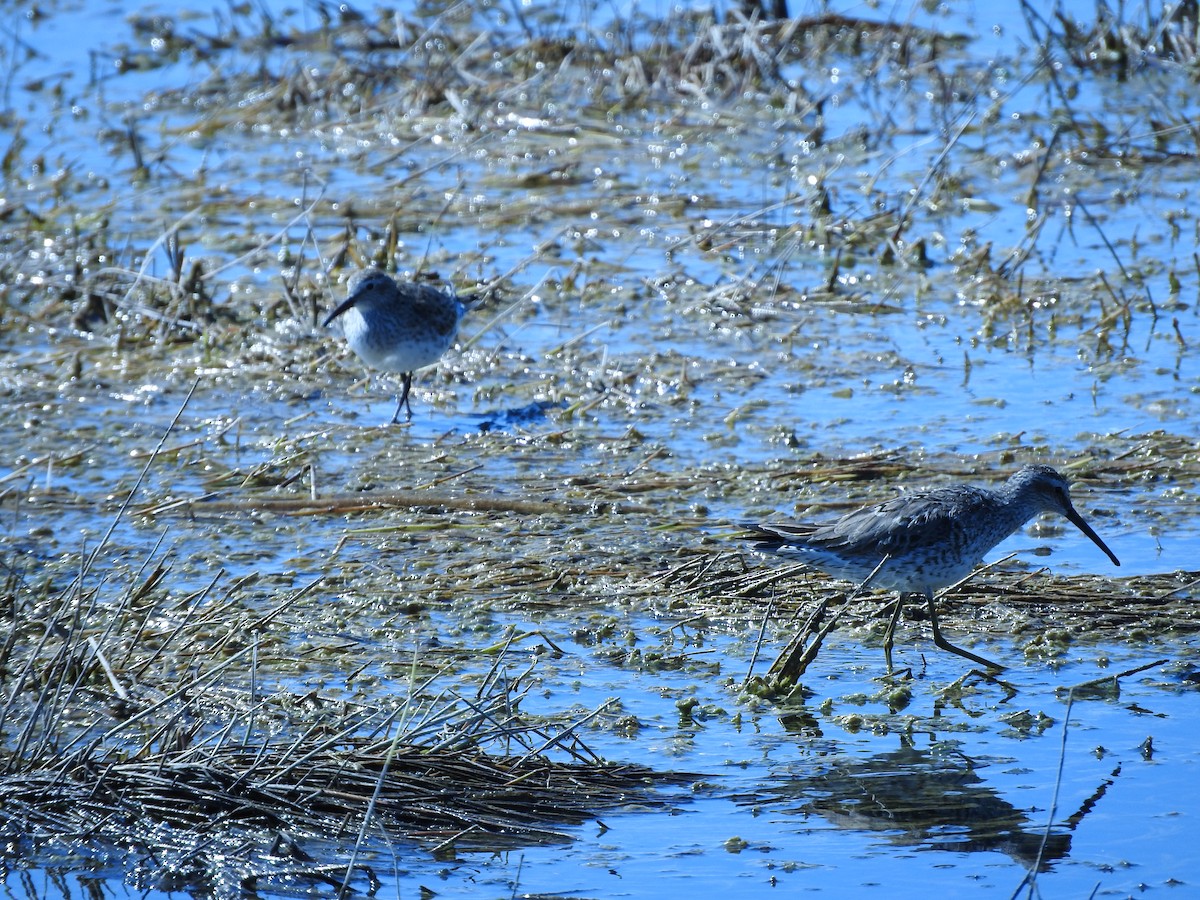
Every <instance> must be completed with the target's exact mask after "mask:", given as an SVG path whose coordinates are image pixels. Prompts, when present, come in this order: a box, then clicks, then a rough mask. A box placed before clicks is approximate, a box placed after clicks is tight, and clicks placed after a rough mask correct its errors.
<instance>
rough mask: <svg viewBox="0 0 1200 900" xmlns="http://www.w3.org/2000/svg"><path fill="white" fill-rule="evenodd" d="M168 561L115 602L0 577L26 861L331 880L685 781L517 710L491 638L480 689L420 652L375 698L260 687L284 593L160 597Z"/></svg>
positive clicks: (533, 839)
mask: <svg viewBox="0 0 1200 900" xmlns="http://www.w3.org/2000/svg"><path fill="white" fill-rule="evenodd" d="M89 565H91V562H90V561H89V562H87V563H85V565H84V566H83V572H84V573H85V574H86V573H87V570H88V566H89ZM10 571H11V570H10ZM167 571H168V570H167V569H166V568H165V567H164V566H162V565H159V564H153V563H151V562H150V561H147V563H146V565H145V566H143V575H144V581H142V582H141V583H140V584H138V585H136V586H134V587H131V588H130V589H128V590H127V591H124V592H123V597H122V599H121V600H119V601H118V602H115V603H106V602H105V598H104V597H102V596H101V593H104V594H107V593H108V592H107V591H103V592H101V591H79V590H78V589H77V585H76V584H71V585H69V586H67V587H66V589H63V590H58V591H55V592H54V593H53V595H52V596H48V595H47V591H46V590H45V586H44V585H43V586H42V587H41V588H39V589H38V590H36V591H35V590H34V589H33V588H32V587H31V586H29V585H27V584H26V582H25V580H24V579H23V578H21V577H19V576H18V575H16V574H11V575H10V577H9V578H8V580H7V583H6V592H7V594H6V597H5V598H4V601H3V604H2V608H3V609H4V610H5V612H6V614H7V616H8V618H9V619H10V623H9V624H10V629H11V630H10V634H11V635H15V636H18V637H17V638H16V639H15V640H10V641H8V642H6V643H5V645H4V648H3V659H2V660H0V664H2V669H3V673H4V675H5V681H4V688H5V690H4V693H3V696H2V697H0V703H2V707H0V733H2V734H3V735H4V740H3V744H2V745H0V834H3V835H5V836H6V838H7V840H6V846H8V847H9V848H11V849H12V850H13V852H15V853H16V854H17V855H18V856H22V857H25V858H32V859H34V860H35V861H36V860H37V859H38V858H39V853H41V851H42V849H43V848H49V847H51V846H52V845H55V844H57V845H60V846H61V843H62V842H67V843H69V844H71V845H72V846H75V847H80V848H82V847H93V848H103V852H104V853H105V854H106V855H108V856H110V857H111V856H112V855H114V854H116V855H118V856H122V857H123V859H124V860H125V864H126V867H127V868H130V869H131V870H132V868H133V867H134V864H135V863H137V865H138V866H139V867H140V868H139V871H140V873H141V874H140V876H139V877H140V878H141V880H143V881H144V882H145V884H146V886H154V887H160V888H168V889H180V888H183V887H188V888H197V889H205V890H212V889H214V886H217V885H221V884H230V883H232V884H235V885H240V886H242V887H243V888H250V887H253V886H254V885H255V884H257V883H260V882H261V881H263V880H271V881H272V882H278V881H280V880H283V881H287V882H293V883H294V882H306V883H313V882H334V883H336V882H342V883H345V882H348V881H349V880H350V879H351V878H352V877H354V878H358V877H368V879H369V878H370V876H369V875H364V873H366V872H367V868H364V867H370V866H376V865H379V863H378V860H379V859H381V858H385V857H388V856H389V855H390V854H392V853H394V852H395V851H394V843H395V842H397V841H410V842H411V841H415V842H419V843H420V844H422V845H424V846H425V847H427V848H433V849H436V850H438V851H439V852H452V851H453V850H455V849H459V850H462V849H489V850H490V849H502V848H511V847H516V846H523V845H529V844H540V843H547V842H560V841H567V840H570V839H571V836H570V834H569V833H567V832H566V831H565V830H564V828H565V827H568V826H574V825H578V824H580V823H582V822H584V821H585V820H587V819H589V818H591V817H594V816H596V815H597V814H599V813H601V812H603V811H605V810H612V809H614V808H617V807H620V806H622V805H624V804H627V803H629V802H630V801H631V800H633V799H635V798H637V799H638V800H639V802H641V803H645V802H649V803H650V804H651V805H656V804H659V803H661V802H662V801H661V800H657V799H655V798H654V797H653V796H651V792H652V789H653V788H654V787H655V785H659V784H665V783H673V782H677V781H678V780H679V778H678V777H677V776H660V775H658V774H656V773H654V772H653V771H651V770H650V769H648V768H645V767H642V766H634V765H612V764H608V763H605V762H603V761H602V760H600V759H599V758H598V757H597V756H596V755H595V754H594V753H593V752H592V751H590V750H589V749H588V748H587V747H586V746H585V745H584V744H583V743H582V741H581V740H580V739H579V735H578V732H579V731H580V730H581V728H582V727H583V726H584V725H585V724H586V723H587V722H588V721H589V720H590V719H591V718H592V717H593V716H594V715H596V714H598V713H599V712H600V710H597V711H596V712H593V713H587V714H584V715H583V716H581V717H579V718H578V719H576V720H575V721H556V720H544V719H536V720H535V719H533V718H530V717H527V716H525V715H523V714H521V713H520V712H519V709H518V707H519V705H520V703H521V700H522V699H523V697H524V694H525V691H526V690H527V688H524V687H520V686H519V685H520V684H522V683H523V681H522V679H516V680H515V681H510V680H508V679H506V678H503V677H500V675H498V674H497V672H498V670H499V667H500V666H501V660H503V659H504V658H505V655H504V653H503V652H501V653H500V654H499V655H498V656H497V657H496V663H495V667H494V668H493V670H492V673H491V674H490V675H489V677H487V678H486V679H485V680H484V682H483V685H482V686H481V687H480V688H479V690H478V692H477V693H476V695H475V696H472V697H461V696H458V695H456V694H454V693H453V692H451V691H449V690H446V689H443V690H440V691H438V690H435V688H434V687H433V682H434V681H435V680H440V679H444V678H445V676H446V675H447V674H448V673H444V672H441V671H440V670H438V669H437V668H436V667H434V671H435V673H436V674H433V675H429V674H428V672H429V667H428V666H425V665H423V664H421V663H420V662H419V661H417V660H414V664H413V672H414V678H416V677H417V675H416V673H418V672H421V673H422V674H421V675H420V676H419V677H420V678H422V679H424V681H423V682H422V683H420V684H414V685H412V688H411V692H410V694H409V696H408V697H404V696H399V697H394V699H392V700H390V701H389V700H388V699H387V698H384V699H381V701H380V703H379V704H378V705H375V706H371V707H367V706H363V705H361V704H357V703H349V702H334V701H333V700H332V699H331V698H327V697H321V696H319V695H318V694H317V693H316V692H312V693H310V694H308V695H305V696H298V695H295V694H292V693H290V692H288V691H286V690H276V691H275V692H274V693H271V694H269V695H264V694H263V692H262V691H261V689H260V688H259V684H260V683H261V682H262V681H263V680H264V679H265V676H266V672H268V671H270V672H273V673H274V672H277V671H278V670H281V669H282V668H283V667H285V666H286V654H287V651H285V650H283V649H282V648H281V647H279V646H278V645H277V644H276V643H275V642H272V641H270V640H269V639H268V634H267V632H268V631H269V630H270V628H272V627H278V626H279V625H280V624H281V622H282V619H281V617H282V616H283V613H284V611H285V610H286V608H287V607H288V606H289V605H290V603H289V602H285V603H283V604H280V605H279V606H277V607H276V608H275V609H274V610H272V611H271V612H270V613H268V614H266V615H265V616H262V617H260V618H258V624H257V625H255V624H254V622H253V621H252V620H251V619H247V618H245V617H244V616H242V617H233V616H231V615H230V610H231V607H229V606H228V605H224V604H223V601H222V600H221V599H220V598H218V597H211V596H208V595H209V594H211V593H215V592H210V591H205V592H203V593H201V594H194V595H191V596H190V600H191V602H190V603H188V604H186V605H184V604H172V603H169V602H167V601H166V599H165V597H164V594H163V591H164V587H163V582H164V578H165V575H166V573H167ZM113 580H114V582H115V580H116V579H113ZM302 593H303V592H302ZM35 594H36V596H35ZM298 596H299V595H294V596H293V598H290V599H291V601H293V602H294V600H295V599H298ZM35 600H37V601H38V602H36V603H35V602H34V601H35ZM225 602H227V601H225ZM206 605H209V606H211V607H212V608H213V609H216V610H221V608H222V607H223V605H224V611H223V614H220V613H219V614H218V615H217V617H216V621H214V618H213V616H212V615H210V612H211V610H210V611H204V609H203V607H205V606H206ZM220 621H224V622H226V623H227V628H228V633H227V634H226V635H225V637H224V638H222V637H218V636H216V635H215V633H214V632H218V631H220V630H221V627H220V626H219V624H218V623H219V622H220ZM272 623H273V625H272ZM235 631H236V632H239V634H234V633H233V632H235ZM260 635H261V636H260ZM214 638H215V639H214ZM176 645H177V646H176ZM273 657H280V658H273ZM268 666H269V669H268V668H266V667H268ZM260 667H262V668H263V670H262V671H260ZM602 709H603V707H602ZM138 860H140V861H141V862H140V863H138V862H137V861H138ZM150 860H153V861H154V864H153V865H151V864H150V862H148V861H150Z"/></svg>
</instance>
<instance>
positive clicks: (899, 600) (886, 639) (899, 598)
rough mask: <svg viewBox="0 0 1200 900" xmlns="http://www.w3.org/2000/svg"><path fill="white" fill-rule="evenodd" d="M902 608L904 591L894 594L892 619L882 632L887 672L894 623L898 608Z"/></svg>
mask: <svg viewBox="0 0 1200 900" xmlns="http://www.w3.org/2000/svg"><path fill="white" fill-rule="evenodd" d="M903 608H904V593H903V592H901V593H899V594H897V595H896V606H895V608H894V609H892V620H891V621H890V622H888V627H887V631H885V632H884V633H883V658H884V659H886V660H887V671H888V674H889V675H891V674H892V643H893V640H894V638H895V636H896V623H897V622H898V621H899V620H900V610H901V609H903Z"/></svg>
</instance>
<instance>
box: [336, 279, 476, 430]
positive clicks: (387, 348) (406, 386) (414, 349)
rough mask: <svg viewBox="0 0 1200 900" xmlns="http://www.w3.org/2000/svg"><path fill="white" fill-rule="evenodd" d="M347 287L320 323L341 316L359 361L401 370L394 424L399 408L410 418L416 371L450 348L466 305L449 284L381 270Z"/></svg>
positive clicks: (343, 328)
mask: <svg viewBox="0 0 1200 900" xmlns="http://www.w3.org/2000/svg"><path fill="white" fill-rule="evenodd" d="M346 291H347V296H346V299H345V300H343V301H342V302H341V303H340V304H339V305H338V307H337V309H335V310H334V311H333V312H331V313H330V314H329V315H328V316H326V317H325V321H324V322H323V323H322V324H323V325H325V326H328V325H329V323H330V322H332V321H333V320H334V319H336V318H337V317H338V316H341V317H342V331H343V333H344V334H345V336H346V343H347V344H349V345H350V349H351V350H353V351H354V352H355V353H356V354H358V358H359V359H361V360H362V361H363V362H365V363H366V364H367V365H368V366H370V367H372V368H375V369H383V370H384V371H387V372H399V373H400V377H401V384H402V388H401V391H400V398H399V400H398V402H397V403H396V414H395V415H394V416H392V424H395V423H397V422H399V421H400V410H401V408H403V409H404V410H406V411H407V413H408V416H407V418H408V419H411V418H412V406H411V405H410V404H409V401H408V394H409V391H410V390H412V378H413V372H415V371H416V370H417V369H421V368H424V367H425V366H432V365H433V364H434V363H436V362H437V361H438V360H439V359H441V357H442V354H443V353H445V352H446V351H447V350H448V349H450V345H451V344H453V343H454V336H455V335H456V334H457V333H458V321H459V319H461V318H462V314H463V312H464V310H465V309H466V307H465V305H464V304H463V302H462V301H461V300H459V299H458V297H457V296H456V295H455V294H454V292H453V291H452V290H450V289H449V288H447V289H446V290H445V291H440V290H438V289H437V288H435V287H432V286H430V285H427V284H414V283H412V282H403V283H400V284H397V283H396V282H395V281H393V280H392V279H391V278H390V277H389V276H388V275H387V274H386V273H384V272H381V271H380V270H379V269H363V270H362V271H360V272H356V273H354V275H353V276H351V278H350V281H349V283H348V284H347V286H346Z"/></svg>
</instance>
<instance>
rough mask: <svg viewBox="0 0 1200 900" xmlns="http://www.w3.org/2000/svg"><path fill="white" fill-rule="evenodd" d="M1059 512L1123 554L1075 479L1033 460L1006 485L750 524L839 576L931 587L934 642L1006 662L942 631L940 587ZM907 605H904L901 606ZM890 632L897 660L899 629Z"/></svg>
mask: <svg viewBox="0 0 1200 900" xmlns="http://www.w3.org/2000/svg"><path fill="white" fill-rule="evenodd" d="M1043 512H1057V513H1059V514H1060V515H1063V516H1066V518H1067V519H1069V520H1070V521H1071V522H1072V523H1073V524H1074V525H1075V526H1076V527H1077V528H1079V530H1080V531H1082V532H1083V533H1084V534H1086V535H1087V536H1088V537H1089V538H1091V539H1092V541H1094V542H1095V544H1096V546H1098V547H1099V548H1100V549H1101V550H1103V551H1104V552H1105V553H1106V554H1108V557H1109V559H1111V560H1112V561H1113V563H1114V564H1116V565H1118V566H1119V565H1120V564H1121V563H1120V562H1119V561H1118V560H1117V557H1116V556H1114V555H1113V552H1112V551H1111V550H1109V549H1108V547H1107V546H1106V545H1105V543H1104V541H1102V540H1101V539H1100V537H1099V535H1097V534H1096V532H1095V531H1093V530H1092V528H1091V527H1090V526H1089V525H1088V524H1087V522H1085V521H1084V520H1083V517H1082V516H1080V515H1079V513H1077V512H1076V511H1075V507H1074V506H1073V505H1072V504H1071V495H1070V491H1069V485H1068V483H1067V480H1066V479H1065V478H1064V477H1063V476H1062V475H1060V474H1059V473H1058V472H1056V471H1055V470H1054V469H1052V468H1050V467H1049V466H1025V467H1024V468H1022V469H1021V470H1020V471H1018V472H1017V473H1016V474H1014V475H1013V476H1012V477H1011V478H1009V479H1008V481H1007V482H1005V483H1004V484H1003V485H1002V486H1001V487H1000V488H999V489H997V490H990V489H988V488H978V487H972V486H971V485H966V484H956V485H951V486H948V487H940V488H933V489H930V490H923V491H914V492H912V493H908V494H902V495H901V496H898V497H894V498H892V499H891V500H885V501H884V502H882V503H877V504H875V505H873V506H866V507H863V508H862V509H856V510H854V511H852V512H849V513H847V514H846V515H844V516H842V517H841V518H839V519H835V520H833V521H831V522H825V523H817V524H797V525H788V524H765V525H747V526H745V527H747V528H748V529H750V531H751V534H750V535H749V537H750V539H751V540H753V541H755V546H756V547H757V549H759V550H764V551H767V552H770V553H774V554H777V555H779V556H783V557H786V558H788V559H793V560H797V561H799V562H802V563H805V564H807V565H810V566H812V567H813V568H816V569H820V570H821V571H823V572H825V573H827V574H829V575H832V576H833V577H835V578H841V579H845V580H847V581H853V582H856V583H860V584H861V585H862V586H863V587H865V586H866V583H868V582H869V583H870V584H871V585H872V586H874V587H883V588H890V589H892V590H896V591H899V592H901V593H902V594H904V593H916V594H924V595H925V598H926V600H927V602H928V604H929V617H930V622H931V623H932V625H933V633H934V642H935V643H936V644H937V645H938V646H940V647H942V648H943V649H947V650H951V651H952V652H954V653H958V654H960V655H962V656H965V657H967V658H968V659H972V660H974V661H975V662H978V663H980V664H982V665H987V666H991V667H993V668H997V669H999V668H1002V667H1001V666H998V665H997V664H996V663H992V662H989V661H988V660H985V659H983V658H981V657H978V656H975V655H974V654H971V653H968V652H967V651H965V650H962V649H960V648H958V647H955V646H953V645H952V644H949V643H948V642H946V641H945V640H944V638H942V636H941V632H940V631H939V629H938V626H937V617H936V614H935V612H934V608H933V592H934V591H935V590H937V589H938V588H942V587H945V586H947V585H951V584H954V583H956V582H958V581H961V580H962V579H963V578H966V577H967V575H969V574H970V573H971V570H972V569H974V568H975V566H976V565H978V564H979V562H980V560H981V559H982V558H983V555H984V554H985V553H987V552H988V551H989V550H991V549H992V548H993V547H995V546H996V545H997V544H998V543H1000V542H1001V541H1002V540H1004V539H1005V538H1006V537H1008V536H1009V535H1011V534H1013V533H1014V532H1015V531H1017V530H1018V529H1019V528H1021V527H1022V526H1023V525H1024V524H1025V523H1026V522H1028V521H1029V520H1030V519H1032V518H1033V517H1034V516H1036V515H1038V514H1039V513H1043ZM898 611H899V605H897V613H898ZM894 627H895V617H893V619H892V624H891V626H890V627H889V629H888V633H887V636H886V638H885V643H884V646H885V651H886V652H887V655H888V668H889V669H890V668H891V637H892V630H893V629H894Z"/></svg>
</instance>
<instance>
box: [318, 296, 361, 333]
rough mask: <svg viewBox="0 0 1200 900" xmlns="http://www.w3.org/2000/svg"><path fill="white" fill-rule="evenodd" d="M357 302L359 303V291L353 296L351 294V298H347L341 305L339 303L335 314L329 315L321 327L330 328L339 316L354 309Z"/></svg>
mask: <svg viewBox="0 0 1200 900" xmlns="http://www.w3.org/2000/svg"><path fill="white" fill-rule="evenodd" d="M357 302H358V291H355V292H354V293H353V294H351V295H350V296H349V297H347V298H346V299H345V300H343V301H342V302H341V303H339V304H338V306H337V308H336V309H335V310H334V311H333V312H331V313H330V314H329V315H327V316H326V317H325V321H324V322H322V323H321V327H322V328H328V327H329V323H330V322H332V321H333V320H334V319H336V318H337V317H338V316H340V315H341V314H342V313H344V312H345V311H346V310H348V309H349V308H350V307H352V306H353V305H354V304H355V303H357Z"/></svg>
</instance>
